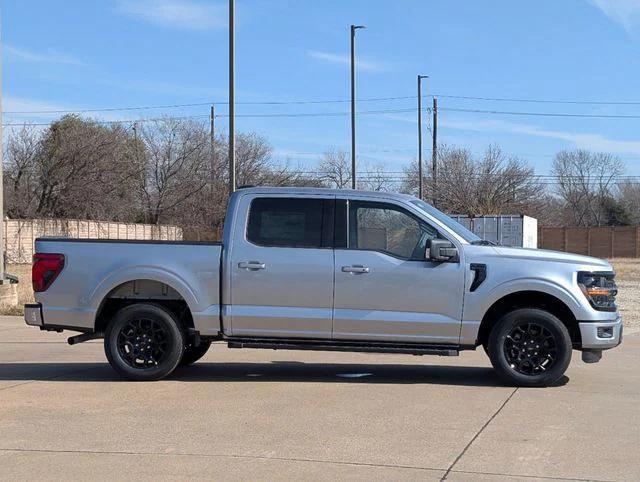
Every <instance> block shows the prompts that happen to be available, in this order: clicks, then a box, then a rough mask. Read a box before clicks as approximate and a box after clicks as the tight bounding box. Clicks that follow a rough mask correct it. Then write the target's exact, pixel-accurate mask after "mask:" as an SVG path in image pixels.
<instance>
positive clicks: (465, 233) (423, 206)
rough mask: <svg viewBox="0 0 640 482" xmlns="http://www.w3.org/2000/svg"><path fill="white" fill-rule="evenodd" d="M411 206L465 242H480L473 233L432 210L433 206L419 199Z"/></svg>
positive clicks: (434, 209)
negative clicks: (435, 220)
mask: <svg viewBox="0 0 640 482" xmlns="http://www.w3.org/2000/svg"><path fill="white" fill-rule="evenodd" d="M411 204H414V205H415V206H418V208H420V210H422V211H424V212H425V213H427V214H429V215H430V216H433V217H434V218H435V219H437V220H438V221H440V222H441V223H442V224H444V225H445V226H446V227H448V228H449V229H451V231H453V232H454V233H456V234H457V235H458V236H460V237H461V238H462V239H464V240H465V241H466V242H468V243H474V242H478V241H482V239H481V238H480V237H479V236H477V235H476V234H475V233H474V232H473V231H470V230H469V229H467V228H465V227H464V226H463V225H462V224H460V223H459V222H458V221H454V220H453V219H452V218H450V217H449V216H447V215H446V214H445V213H443V212H442V211H438V210H437V209H436V208H434V207H433V206H431V205H429V204H427V203H426V202H424V201H422V200H421V199H415V200H413V201H411Z"/></svg>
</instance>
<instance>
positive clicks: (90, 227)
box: [4, 219, 182, 263]
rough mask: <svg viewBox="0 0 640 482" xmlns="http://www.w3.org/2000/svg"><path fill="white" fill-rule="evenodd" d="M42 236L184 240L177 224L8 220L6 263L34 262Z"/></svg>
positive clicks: (6, 228)
mask: <svg viewBox="0 0 640 482" xmlns="http://www.w3.org/2000/svg"><path fill="white" fill-rule="evenodd" d="M42 236H62V237H68V238H85V239H140V240H144V239H146V240H166V241H179V240H182V229H181V228H179V227H177V226H163V225H155V224H128V223H116V222H111V221H89V220H83V219H5V222H4V239H5V252H6V256H7V262H9V263H31V258H32V256H33V253H34V241H35V240H36V238H38V237H42Z"/></svg>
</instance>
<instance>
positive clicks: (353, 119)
mask: <svg viewBox="0 0 640 482" xmlns="http://www.w3.org/2000/svg"><path fill="white" fill-rule="evenodd" d="M360 28H365V27H364V25H351V189H355V188H356V30H358V29H360Z"/></svg>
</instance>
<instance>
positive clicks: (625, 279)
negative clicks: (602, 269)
mask: <svg viewBox="0 0 640 482" xmlns="http://www.w3.org/2000/svg"><path fill="white" fill-rule="evenodd" d="M611 261H612V263H613V266H614V268H615V270H616V282H617V283H618V288H619V294H618V305H619V307H620V312H621V313H622V318H623V320H624V324H625V328H630V329H631V330H632V331H636V330H640V258H627V259H623V258H620V259H614V260H611ZM7 272H8V273H11V274H13V275H16V276H18V278H19V279H20V283H19V284H18V299H19V306H18V307H16V308H9V307H5V308H0V315H22V314H23V305H24V304H25V303H32V302H33V291H32V290H31V265H29V264H9V265H8V266H7Z"/></svg>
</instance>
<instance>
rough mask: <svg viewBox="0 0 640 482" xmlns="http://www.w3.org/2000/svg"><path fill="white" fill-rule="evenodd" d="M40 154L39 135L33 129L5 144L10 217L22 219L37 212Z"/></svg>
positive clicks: (5, 180)
mask: <svg viewBox="0 0 640 482" xmlns="http://www.w3.org/2000/svg"><path fill="white" fill-rule="evenodd" d="M39 150H40V135H39V134H38V132H37V130H36V128H35V127H34V126H30V125H25V126H23V127H22V128H21V129H20V130H19V131H17V132H12V133H11V134H10V135H9V136H8V140H7V144H6V153H5V156H4V158H5V159H6V166H5V175H4V192H5V211H6V213H7V215H8V216H10V217H21V216H26V215H29V214H30V213H32V212H33V211H34V209H35V207H34V204H35V195H34V189H35V186H37V184H38V181H37V178H36V167H35V166H36V160H37V157H38V153H39Z"/></svg>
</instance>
